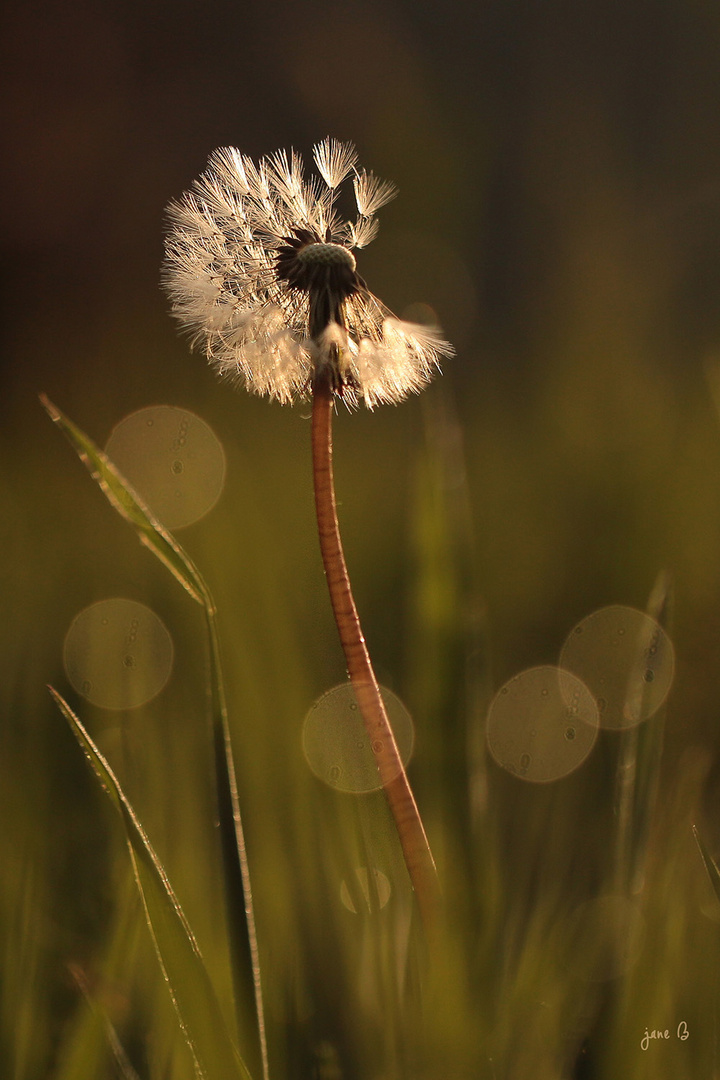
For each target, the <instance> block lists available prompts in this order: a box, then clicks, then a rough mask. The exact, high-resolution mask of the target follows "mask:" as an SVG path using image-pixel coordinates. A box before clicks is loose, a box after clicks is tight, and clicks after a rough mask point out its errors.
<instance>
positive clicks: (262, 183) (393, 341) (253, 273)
mask: <svg viewBox="0 0 720 1080" xmlns="http://www.w3.org/2000/svg"><path fill="white" fill-rule="evenodd" d="M314 159H315V164H316V166H317V169H318V172H319V174H320V176H319V178H317V177H316V178H314V179H311V180H309V181H306V180H305V179H304V177H303V167H302V162H301V160H300V158H299V157H298V156H297V154H295V153H294V152H291V153H290V155H289V156H288V155H287V154H286V153H285V151H278V152H277V153H275V154H273V155H271V156H270V157H267V158H263V159H261V161H260V162H259V164H257V165H255V163H254V162H253V161H252V160H251V159H250V158H248V157H246V156H244V155H242V154H240V152H239V151H238V150H235V149H232V148H230V149H227V148H226V149H221V150H216V151H215V153H214V154H213V155H212V156H211V158H210V161H209V163H208V167H207V169H206V170H205V172H204V173H203V174H202V176H200V177H199V179H198V180H196V181H195V183H194V185H193V187H192V189H191V190H190V191H188V192H186V193H185V194H184V195H183V196H182V198H181V199H180V200H179V201H178V202H174V203H172V204H171V205H170V208H169V213H170V219H171V229H170V232H169V235H168V237H167V241H166V258H165V264H164V271H163V280H164V285H165V288H166V290H167V292H168V294H169V296H170V298H171V300H172V303H173V310H174V314H175V316H176V317H177V319H178V320H179V321H180V323H181V324H182V325H183V326H184V327H185V329H187V330H188V331H189V332H190V334H191V340H192V344H193V345H194V346H197V345H202V346H204V349H205V352H206V354H207V356H208V359H209V360H210V361H211V363H212V364H213V365H214V366H215V367H216V368H217V369H218V370H219V371H220V373H221V374H224V375H230V376H232V377H236V378H239V379H240V381H241V382H244V384H245V386H246V387H247V389H248V390H250V391H251V392H253V393H257V394H267V395H268V396H269V397H270V398H276V399H277V400H278V401H281V402H284V403H289V402H292V401H293V400H295V399H296V398H297V397H304V396H308V395H310V396H311V397H312V402H313V408H312V458H313V482H314V489H315V508H316V514H317V523H318V534H319V538H320V551H321V555H322V560H323V565H324V568H325V575H326V579H327V584H328V590H329V592H330V601H331V604H332V609H333V614H334V616H335V622H336V625H337V628H338V633H339V636H340V643H341V645H342V649H343V652H344V655H345V662H346V666H347V670H348V674H349V676H350V679H351V682H352V685H353V689H354V691H355V696H356V699H357V702H358V705H359V706H360V711H361V713H362V716H363V720H364V723H365V728H366V730H367V734H368V738H369V742H370V745H371V746H372V749H373V753H374V755H375V761H376V762H377V766H378V772H379V775H380V780H381V782H382V785H383V789H384V791H385V794H386V796H387V800H388V804H389V806H390V810H391V812H392V814H393V817H394V819H395V826H396V829H397V832H398V837H399V839H400V843H401V846H402V849H403V854H404V857H405V863H406V865H407V868H408V873H409V876H410V879H411V882H412V884H413V887H414V889H415V894H416V896H417V900H418V905H419V908H420V913H421V915H422V918H423V921H424V923H425V924H426V926H428V925H431V924H433V923H434V921H435V918H436V914H437V910H438V900H439V896H438V883H437V874H436V870H435V863H434V860H433V857H432V853H431V851H430V847H429V845H428V841H427V837H426V835H425V830H424V828H423V824H422V821H421V818H420V814H419V812H418V808H417V805H416V803H415V799H414V796H413V793H412V791H411V789H410V785H409V783H408V779H407V775H406V773H405V769H404V767H403V764H402V760H401V758H400V754H399V752H398V748H397V745H396V743H395V738H394V736H393V733H392V729H391V727H390V724H389V722H388V718H387V713H386V711H385V705H384V703H383V700H382V696H381V694H380V689H379V687H378V683H377V679H376V677H375V672H374V670H373V667H372V663H371V660H370V655H369V653H368V649H367V646H366V644H365V638H364V636H363V633H362V628H361V626H360V620H359V617H358V613H357V609H356V607H355V601H354V599H353V594H352V589H351V586H350V578H349V575H348V571H347V566H346V563H345V556H344V553H343V548H342V542H341V539H340V529H339V525H338V519H337V509H336V502H335V487H334V481H333V467H332V412H333V404H334V402H335V401H336V400H337V399H341V400H342V401H344V402H345V403H346V404H347V405H355V404H357V403H358V402H359V401H360V400H362V401H364V402H365V404H366V405H367V406H368V407H369V408H372V407H373V406H374V405H377V404H380V403H383V402H388V403H395V402H399V401H401V400H402V399H403V398H405V397H406V396H407V395H408V394H409V393H412V392H413V391H417V390H420V389H422V387H424V386H425V385H426V384H427V382H428V381H429V380H430V378H431V376H432V374H433V372H434V371H435V370H436V368H437V367H438V361H439V359H440V357H441V356H449V355H451V354H452V352H453V350H452V347H451V346H450V345H449V344H448V343H447V342H446V341H443V339H442V338H441V337H440V334H439V332H438V331H437V330H436V329H434V328H432V327H424V326H417V325H414V324H412V323H408V322H404V321H403V320H401V319H398V318H397V317H396V316H395V315H393V314H392V312H390V311H389V310H388V309H387V308H386V307H385V306H384V305H383V304H382V303H381V302H380V300H378V299H377V297H375V296H373V294H372V293H371V292H370V290H369V289H368V287H367V285H366V284H365V282H364V281H363V279H362V278H361V277H360V275H359V274H358V271H357V265H356V262H355V256H354V255H353V250H355V249H359V248H362V247H364V246H366V245H367V244H369V243H370V241H371V240H372V239H373V238H374V237H375V235H376V233H377V220H376V218H375V213H376V211H377V210H379V209H380V207H381V206H383V205H384V204H385V203H387V202H388V201H389V200H390V199H392V198H393V197H394V195H395V188H394V186H393V185H392V184H390V183H388V182H387V181H386V180H381V179H379V178H378V177H376V176H375V175H374V174H373V173H368V172H365V171H364V170H362V169H358V168H357V166H356V161H357V155H356V152H355V148H354V147H353V146H352V145H351V144H350V143H341V142H338V141H336V140H335V139H325V140H324V141H323V142H321V143H319V144H318V145H317V146H316V147H315V150H314ZM351 175H352V183H353V188H354V192H355V202H356V205H357V210H358V216H357V218H356V220H355V221H353V222H350V221H343V220H341V218H340V216H339V214H338V212H337V210H336V208H335V202H336V199H337V195H338V191H339V188H340V185H341V184H342V183H343V181H345V180H347V179H348V177H349V176H351Z"/></svg>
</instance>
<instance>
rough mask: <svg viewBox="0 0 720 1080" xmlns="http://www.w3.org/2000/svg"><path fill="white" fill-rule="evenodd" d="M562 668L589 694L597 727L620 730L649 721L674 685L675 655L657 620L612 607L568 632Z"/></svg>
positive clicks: (595, 613) (616, 605)
mask: <svg viewBox="0 0 720 1080" xmlns="http://www.w3.org/2000/svg"><path fill="white" fill-rule="evenodd" d="M560 664H561V666H562V667H563V668H567V670H568V671H572V672H573V673H574V674H575V675H577V676H578V678H580V679H582V680H583V682H584V683H586V684H587V686H588V687H589V688H590V690H591V691H592V693H593V695H594V697H595V700H596V701H597V705H598V710H599V713H600V724H601V726H602V727H604V728H611V729H613V730H622V729H624V728H631V727H635V725H636V724H640V723H642V722H643V720H647V719H648V717H650V716H652V715H653V714H654V713H655V712H657V710H658V709H659V708H660V706H661V705H662V704H663V702H664V701H665V699H666V698H667V695H668V693H669V692H670V686H671V685H672V680H673V675H674V671H675V653H674V649H673V646H672V642H671V641H670V638H669V637H668V636H667V634H666V633H665V631H664V630H663V628H662V627H661V626H660V624H659V623H657V622H656V621H655V619H652V618H651V617H650V616H649V615H646V614H645V613H644V612H642V611H637V610H636V609H635V608H631V607H625V606H623V605H621V604H614V605H611V606H610V607H604V608H601V609H600V610H599V611H595V612H593V614H592V615H588V616H587V618H585V619H583V620H582V622H579V623H578V624H577V626H576V627H575V628H574V629H573V630H571V632H570V633H569V634H568V637H567V639H566V641H565V644H564V645H563V648H562V652H561V654H560Z"/></svg>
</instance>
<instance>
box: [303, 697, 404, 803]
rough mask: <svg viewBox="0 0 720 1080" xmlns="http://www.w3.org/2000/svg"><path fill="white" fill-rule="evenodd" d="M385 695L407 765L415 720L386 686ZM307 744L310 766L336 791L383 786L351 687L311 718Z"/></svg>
mask: <svg viewBox="0 0 720 1080" xmlns="http://www.w3.org/2000/svg"><path fill="white" fill-rule="evenodd" d="M380 692H381V694H382V699H383V702H384V703H385V709H386V710H387V715H388V720H389V722H390V727H391V728H392V732H393V735H394V736H395V741H396V743H397V746H398V751H399V753H400V759H401V761H402V763H403V765H407V763H408V761H409V760H410V757H411V755H412V750H413V743H414V739H415V731H414V725H413V721H412V717H411V716H410V713H409V712H408V711H407V709H406V708H405V706H404V705H403V703H402V702H401V701H400V698H399V697H397V696H396V695H395V694H393V692H392V691H391V690H388V689H386V688H385V687H380ZM302 741H303V750H304V752H305V758H306V760H307V763H308V765H309V766H310V768H311V769H312V771H313V772H314V773H315V775H316V776H317V777H318V779H320V780H322V781H324V782H325V783H326V784H328V785H329V786H330V787H332V788H335V789H336V790H337V791H346V792H352V793H354V794H361V793H363V792H369V791H378V790H379V789H380V788H381V787H382V784H381V782H380V774H379V772H378V767H377V765H376V763H375V756H374V754H373V751H372V747H371V746H370V740H369V739H368V736H367V732H366V731H365V724H364V722H363V718H362V714H361V712H360V708H359V706H358V703H357V700H356V698H355V691H354V690H353V688H352V686H351V685H350V683H342V684H341V685H340V686H336V687H335V688H334V689H332V690H328V691H327V693H325V694H323V696H322V697H321V698H318V700H317V701H316V702H315V704H314V705H313V706H312V708H311V709H310V711H309V712H308V714H307V716H306V717H305V722H304V724H303V733H302Z"/></svg>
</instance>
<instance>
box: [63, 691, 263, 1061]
mask: <svg viewBox="0 0 720 1080" xmlns="http://www.w3.org/2000/svg"><path fill="white" fill-rule="evenodd" d="M50 693H51V694H52V696H53V698H54V700H55V702H56V704H57V705H58V707H59V709H60V711H61V712H62V714H63V715H64V716H65V719H66V720H67V721H68V723H69V724H70V727H71V728H72V731H73V733H74V734H75V737H76V738H77V740H78V742H79V743H80V746H81V748H82V750H83V751H84V753H85V756H86V757H87V759H88V761H89V762H90V765H91V766H92V768H93V771H94V772H95V775H96V776H97V778H98V780H99V781H100V783H101V784H102V786H103V788H104V789H105V791H106V793H107V795H108V796H109V798H110V800H111V802H112V803H113V804H114V805H115V808H116V809H117V810H118V811H119V812H120V815H121V817H122V820H123V825H124V826H125V833H126V837H127V841H128V848H129V850H130V856H131V859H132V865H133V871H134V874H135V880H136V882H137V886H138V889H139V891H140V896H141V898H142V902H143V906H144V908H145V915H146V918H147V923H148V926H149V928H150V933H151V934H152V938H153V942H154V944H155V948H156V951H157V955H158V960H159V961H160V967H161V969H162V972H163V975H164V977H165V980H166V982H167V985H168V989H169V991H170V995H171V997H172V1001H173V1004H174V1006H175V1009H176V1012H177V1015H178V1020H179V1022H180V1027H181V1029H182V1032H183V1035H184V1036H185V1039H186V1041H187V1044H188V1046H189V1048H190V1051H191V1053H192V1055H193V1059H194V1061H195V1066H196V1069H197V1072H198V1075H199V1076H200V1077H202V1080H251V1077H250V1073H249V1071H248V1069H247V1067H246V1065H245V1063H244V1061H243V1060H242V1058H241V1057H240V1055H239V1053H238V1051H237V1049H236V1047H235V1046H234V1044H233V1042H232V1040H231V1038H230V1035H229V1033H228V1030H227V1027H226V1026H225V1021H224V1019H223V1015H222V1012H221V1010H220V1006H219V1004H218V1002H217V999H216V997H215V993H214V991H213V988H212V984H211V982H210V977H209V975H208V973H207V969H206V968H205V964H204V962H203V959H202V956H201V955H200V951H199V949H198V946H197V943H196V941H195V938H194V937H193V934H192V931H191V929H190V926H189V925H188V922H187V919H186V918H185V915H184V913H183V911H182V908H181V907H180V904H179V902H178V900H177V897H176V896H175V893H174V892H173V889H172V886H171V885H170V881H169V880H168V876H167V874H166V872H165V870H164V868H163V866H162V864H161V863H160V860H159V859H158V857H157V855H156V854H155V852H154V850H153V848H152V847H151V845H150V842H149V840H148V838H147V836H146V834H145V831H144V829H143V827H142V825H141V823H140V821H139V820H138V818H137V816H136V815H135V812H134V810H133V809H132V807H131V806H130V803H129V802H128V800H127V798H126V796H125V794H124V793H123V791H122V789H121V787H120V785H119V783H118V781H117V779H116V777H115V775H114V774H113V772H112V770H111V769H110V766H109V765H108V763H107V762H106V761H105V759H104V758H103V757H102V755H101V754H100V752H99V751H98V749H97V747H96V746H95V744H94V743H93V741H92V739H91V738H90V736H89V735H88V733H87V732H86V730H85V728H84V727H83V725H82V724H81V723H80V720H79V719H78V717H77V716H76V715H75V713H74V712H73V711H72V709H71V708H70V706H69V705H68V704H67V702H65V701H64V699H63V698H62V697H61V696H60V694H58V693H57V691H55V690H53V689H52V687H51V688H50Z"/></svg>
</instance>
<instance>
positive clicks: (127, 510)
mask: <svg viewBox="0 0 720 1080" xmlns="http://www.w3.org/2000/svg"><path fill="white" fill-rule="evenodd" d="M40 400H41V402H42V404H43V406H44V408H45V409H46V411H47V413H48V415H49V416H50V418H51V419H52V420H53V421H54V422H55V423H56V424H57V425H58V427H59V428H60V430H61V431H62V432H63V434H64V435H65V437H66V438H67V439H68V441H69V442H70V444H71V446H73V448H74V449H75V451H76V452H77V454H78V456H79V457H80V459H81V461H82V462H83V463H84V465H85V466H86V468H87V469H88V471H89V472H90V474H91V475H92V477H93V479H95V480H96V481H97V483H98V484H99V486H100V488H101V490H102V491H103V493H104V494H105V496H106V497H107V499H108V500H109V502H110V503H111V505H112V506H114V507H115V509H116V510H117V511H118V513H119V514H120V515H121V517H123V518H125V520H126V521H128V522H129V523H130V524H131V525H133V526H134V527H135V529H136V530H137V532H138V535H139V537H140V540H141V542H142V543H143V544H144V545H145V546H146V547H147V548H149V550H150V551H152V552H153V554H154V555H156V556H157V557H158V559H160V561H161V562H162V563H163V565H164V566H166V567H167V568H168V569H169V570H170V572H171V573H172V574H173V576H174V577H175V578H177V580H178V581H179V582H180V584H181V585H182V586H183V587H184V588H185V589H186V590H187V591H188V592H189V593H190V595H191V596H192V597H193V598H194V599H195V600H196V601H197V602H198V603H199V604H201V605H202V606H203V608H204V609H205V617H206V626H207V634H208V648H209V654H210V696H211V712H212V730H213V743H214V758H215V775H216V786H217V798H218V817H219V822H220V840H221V848H222V858H223V873H224V878H225V887H226V904H227V912H228V929H229V933H230V956H231V966H232V971H233V981H234V989H235V994H236V997H237V1003H236V1004H237V1013H238V1024H239V1028H240V1034H241V1037H243V1036H246V1038H247V1039H250V1038H252V1041H253V1043H254V1044H257V1047H258V1050H257V1054H253V1065H254V1066H255V1064H256V1062H255V1060H254V1058H255V1057H257V1067H258V1068H261V1069H262V1074H263V1077H264V1078H265V1080H267V1078H268V1062H267V1046H266V1038H265V1020H264V1009H263V1001H262V985H261V979H260V966H259V956H258V946H257V933H256V928H255V915H254V909H253V903H252V892H251V888H250V873H249V869H248V865H247V857H246V850H245V838H244V833H243V827H242V819H241V816H240V801H239V797H238V791H237V782H236V777H235V764H234V760H233V754H232V744H231V740H230V729H229V724H228V715H227V706H226V703H225V690H224V682H223V677H222V669H221V664H220V650H219V644H218V635H217V626H216V608H215V603H214V601H213V598H212V595H211V593H210V590H209V588H208V586H207V585H206V583H205V580H204V578H203V576H202V574H201V573H200V571H199V570H198V568H197V567H196V566H195V564H194V562H193V561H192V559H191V558H190V556H189V555H188V554H187V552H186V551H184V550H183V548H182V547H181V546H180V545H179V544H178V542H177V541H176V540H175V538H174V537H173V536H172V535H171V533H169V532H168V530H167V529H166V528H165V527H164V526H163V525H162V524H161V522H159V521H158V520H157V518H156V517H155V516H154V514H153V513H152V511H151V510H149V509H148V507H147V506H145V504H144V503H143V501H142V499H141V498H140V497H139V496H138V495H137V493H136V492H135V491H133V489H132V487H131V486H130V485H129V484H128V482H127V481H126V480H125V478H124V477H123V476H122V475H121V473H120V472H119V471H118V469H117V468H116V467H115V466H114V465H113V463H112V462H111V461H110V459H109V458H108V457H107V456H106V455H105V454H104V453H103V452H102V451H101V450H99V449H98V447H97V446H96V445H95V443H94V442H93V441H92V439H90V438H89V437H88V436H87V435H86V434H85V433H84V432H83V431H81V430H80V428H78V427H77V426H76V425H75V424H73V423H72V421H71V420H69V419H68V418H67V416H65V415H64V414H63V413H62V412H61V411H60V409H58V408H57V406H56V405H54V404H53V403H52V402H51V401H50V400H49V399H48V398H47V397H46V396H45V395H44V394H41V395H40ZM251 1003H252V1004H251ZM253 1006H254V1013H255V1018H254V1020H253V1021H252V1022H249V1020H248V1008H250V1009H253ZM251 1029H252V1030H251Z"/></svg>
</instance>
